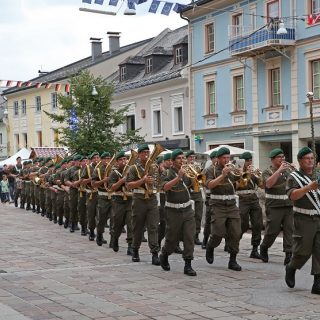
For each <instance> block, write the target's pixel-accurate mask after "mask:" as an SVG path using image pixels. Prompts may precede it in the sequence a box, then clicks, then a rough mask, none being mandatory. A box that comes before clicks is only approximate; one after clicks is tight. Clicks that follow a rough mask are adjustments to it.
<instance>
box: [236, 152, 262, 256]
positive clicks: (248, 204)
mask: <svg viewBox="0 0 320 320" xmlns="http://www.w3.org/2000/svg"><path fill="white" fill-rule="evenodd" d="M240 159H243V160H244V165H243V173H242V175H241V178H240V180H239V181H237V183H236V189H237V194H238V196H239V209H240V216H241V237H242V235H243V234H244V233H245V232H247V231H248V229H249V219H250V222H251V229H252V236H251V245H252V251H251V254H250V258H253V259H260V255H259V252H258V246H259V245H260V242H261V230H262V224H263V223H262V209H261V207H260V204H259V199H258V197H257V194H256V189H257V187H261V186H262V176H261V174H260V176H259V171H258V170H254V168H253V165H252V154H251V153H250V152H244V153H242V155H241V156H240Z"/></svg>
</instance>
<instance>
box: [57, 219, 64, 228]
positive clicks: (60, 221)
mask: <svg viewBox="0 0 320 320" xmlns="http://www.w3.org/2000/svg"><path fill="white" fill-rule="evenodd" d="M58 225H59V226H62V225H63V218H59V220H58Z"/></svg>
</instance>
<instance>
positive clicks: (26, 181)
mask: <svg viewBox="0 0 320 320" xmlns="http://www.w3.org/2000/svg"><path fill="white" fill-rule="evenodd" d="M31 163H32V161H31V162H30V161H29V160H28V161H25V162H24V163H23V164H24V165H25V166H24V168H23V169H22V180H23V181H24V199H25V202H26V204H27V206H26V210H27V211H28V210H31V207H30V203H31V198H30V187H31V180H30V176H29V174H30V166H31Z"/></svg>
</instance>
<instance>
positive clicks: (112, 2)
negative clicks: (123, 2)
mask: <svg viewBox="0 0 320 320" xmlns="http://www.w3.org/2000/svg"><path fill="white" fill-rule="evenodd" d="M118 2H119V0H110V1H109V6H114V7H116V6H117V5H118Z"/></svg>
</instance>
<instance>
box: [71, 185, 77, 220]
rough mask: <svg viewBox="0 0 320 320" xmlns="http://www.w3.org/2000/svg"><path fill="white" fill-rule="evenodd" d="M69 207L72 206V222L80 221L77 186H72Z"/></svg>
mask: <svg viewBox="0 0 320 320" xmlns="http://www.w3.org/2000/svg"><path fill="white" fill-rule="evenodd" d="M69 208H70V214H69V221H70V222H71V223H77V222H78V189H76V188H70V193H69Z"/></svg>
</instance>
